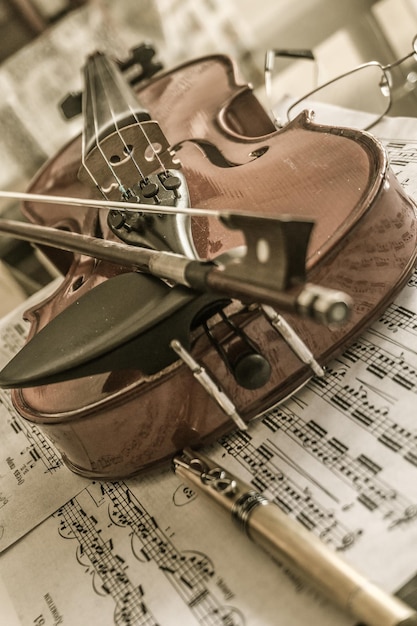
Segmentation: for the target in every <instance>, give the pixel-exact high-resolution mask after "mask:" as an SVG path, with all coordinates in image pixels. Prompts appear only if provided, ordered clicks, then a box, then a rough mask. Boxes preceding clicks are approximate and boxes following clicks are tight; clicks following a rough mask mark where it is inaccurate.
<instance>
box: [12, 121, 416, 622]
mask: <svg viewBox="0 0 417 626" xmlns="http://www.w3.org/2000/svg"><path fill="white" fill-rule="evenodd" d="M378 133H379V136H380V137H381V138H382V140H383V142H384V144H385V145H386V146H387V149H388V151H389V154H390V158H391V163H392V167H393V169H394V171H395V172H396V173H397V175H398V177H399V179H400V181H401V183H402V184H403V185H404V186H405V188H406V189H407V191H408V193H410V194H411V195H412V196H414V198H415V199H417V124H416V123H415V122H414V121H410V120H385V121H384V122H383V123H382V124H380V125H379V128H378ZM410 137H415V138H416V139H410ZM20 325H21V322H20V312H18V313H17V314H16V315H15V316H10V317H9V318H8V319H7V320H5V321H4V322H3V324H2V327H1V336H2V345H3V349H2V354H3V357H2V358H3V359H6V358H7V356H8V354H10V353H11V352H13V350H15V349H16V348H17V346H18V345H19V342H20V341H21V340H22V339H21V338H19V337H20V335H21V336H23V335H24V329H23V330H22V329H21V328H20ZM416 395H417V274H414V275H413V277H412V278H411V280H410V281H409V283H408V285H407V286H406V287H405V288H404V290H403V291H402V292H401V294H400V295H399V297H398V298H397V299H396V301H395V302H394V304H393V305H391V306H390V307H389V308H388V309H387V311H386V312H385V313H384V315H383V316H382V317H381V318H380V319H379V320H378V321H377V322H376V323H375V324H374V325H373V326H372V328H370V329H369V330H368V331H367V332H366V333H364V334H363V336H362V337H361V338H360V339H359V340H358V341H356V342H355V343H354V344H353V345H352V346H350V347H349V348H348V349H347V350H346V352H345V353H344V354H343V355H342V356H341V357H340V358H339V359H337V360H335V361H333V362H332V363H331V364H329V366H328V368H327V373H326V376H325V377H324V378H323V379H318V378H314V379H312V380H311V381H310V383H309V384H308V385H307V386H306V387H305V388H304V389H303V390H302V391H301V392H299V393H297V394H296V395H295V396H293V398H292V399H291V400H289V401H288V402H286V403H285V404H283V405H281V406H279V407H277V408H274V409H273V410H271V411H269V412H268V413H267V414H266V415H265V416H263V417H262V418H261V419H259V420H258V421H257V422H256V423H254V424H253V425H251V427H250V428H249V430H248V432H236V433H233V434H232V435H229V436H227V437H224V438H223V439H222V440H220V441H219V442H218V443H216V444H215V445H213V446H210V447H208V448H207V449H206V450H205V452H207V453H208V454H209V455H210V456H211V457H212V458H214V459H217V460H218V461H221V463H222V464H223V465H224V466H225V467H227V468H228V469H230V470H231V471H232V472H235V473H236V474H238V475H239V476H240V477H241V478H243V479H244V480H246V481H247V482H251V483H252V485H253V486H254V487H255V488H256V489H258V490H259V491H261V492H262V493H264V494H265V495H267V496H269V497H270V498H272V499H274V501H275V502H276V503H277V504H278V505H279V506H281V507H282V508H283V510H285V511H286V512H287V513H288V515H291V516H294V517H295V518H297V519H298V520H299V521H300V522H301V523H302V524H303V525H304V526H306V527H307V528H309V529H310V530H311V532H312V533H315V534H316V535H318V536H320V537H321V539H322V540H323V541H324V542H326V543H327V544H328V545H329V546H330V547H331V548H332V549H335V550H337V551H340V552H341V553H342V555H343V556H344V557H345V558H346V559H347V560H348V561H350V562H351V563H352V564H354V565H355V566H356V567H357V568H358V569H360V570H361V571H362V572H364V573H365V574H366V575H367V576H369V578H370V579H372V580H373V581H374V582H376V583H378V584H380V585H381V586H383V587H384V588H386V589H389V590H392V591H396V590H397V589H399V588H400V587H401V586H402V585H404V584H405V583H406V582H407V581H408V580H409V579H412V578H413V577H414V576H416V574H417V547H416V546H417V421H416V417H415V415H416V411H415V405H416ZM2 400H3V409H2V410H3V412H4V417H3V419H2V420H1V421H0V434H1V437H2V448H1V452H0V468H1V470H0V471H1V475H2V479H1V482H0V489H1V491H2V498H3V500H2V503H4V504H3V505H2V508H1V511H2V513H3V516H2V524H3V526H4V528H5V529H9V528H10V529H13V526H14V524H15V523H16V519H15V516H16V513H15V512H12V507H11V504H12V497H14V494H15V493H18V494H19V498H20V502H21V505H20V506H21V515H22V516H23V517H24V522H25V526H24V527H23V526H21V528H20V531H19V533H18V536H22V537H23V538H22V539H20V540H19V541H15V540H13V539H11V537H12V534H11V530H10V531H9V530H8V537H9V541H8V542H7V541H5V542H4V543H3V553H2V554H1V556H0V574H1V576H2V579H3V585H4V587H5V589H6V590H7V593H8V596H9V600H11V603H12V604H13V606H14V607H15V611H16V614H17V619H18V623H19V624H22V625H24V626H26V625H33V624H36V625H39V626H41V625H43V624H45V625H46V626H49V625H52V624H61V623H62V624H69V625H71V626H72V625H74V626H76V625H77V626H78V625H79V624H93V623H99V624H103V625H107V624H108V625H111V624H126V625H127V624H135V625H136V624H138V625H140V626H142V624H143V625H146V626H148V625H153V624H160V625H162V626H165V625H167V626H171V625H172V624H184V625H186V626H187V625H195V624H201V625H204V626H205V625H209V624H210V625H219V626H220V625H224V624H227V625H229V626H241V625H249V624H250V625H252V624H255V625H258V624H259V625H264V624H272V623H273V624H277V625H278V626H281V625H282V626H299V625H302V624H316V623H317V624H319V623H320V624H323V625H325V626H326V625H329V626H330V625H337V626H339V625H340V626H348V625H350V626H353V624H352V621H351V620H349V619H348V618H346V616H344V615H342V614H341V613H340V612H338V611H337V610H336V609H334V608H333V607H331V606H330V605H329V604H328V603H326V602H324V601H323V600H322V599H321V598H319V597H318V596H317V595H315V594H314V593H313V592H312V591H311V590H310V589H309V588H308V587H306V586H305V585H303V584H302V583H301V581H300V580H299V579H298V577H297V576H296V575H295V574H294V573H293V572H290V571H288V570H286V569H285V568H283V567H281V566H278V565H277V564H276V563H274V562H273V561H272V560H271V559H270V558H269V557H268V555H265V554H264V553H262V551H261V550H260V549H259V548H257V547H256V546H254V545H253V544H252V543H251V542H250V541H249V540H248V539H247V538H246V537H245V536H242V535H240V534H239V532H238V531H237V530H236V529H235V528H234V527H233V525H232V523H231V521H230V520H228V519H226V518H225V517H224V516H223V514H222V512H220V511H218V510H217V509H215V508H211V507H210V506H209V505H208V504H207V502H206V501H204V500H203V499H202V498H200V497H199V496H197V495H196V494H195V493H193V492H192V491H191V490H190V489H189V488H188V487H187V486H186V485H184V484H183V483H181V481H180V480H179V478H178V477H176V476H175V475H173V473H172V472H171V470H170V468H168V467H167V468H164V469H162V470H161V469H159V470H155V471H152V472H150V473H148V474H146V475H143V476H139V477H137V478H135V479H130V480H127V481H121V482H118V483H100V482H95V481H86V480H84V479H78V478H77V477H74V475H73V474H71V472H69V470H67V469H66V468H65V467H63V466H62V465H59V458H58V457H57V456H54V455H56V452H55V451H53V449H52V448H51V449H50V450H49V449H48V450H49V451H48V454H46V455H45V456H44V457H43V456H42V455H43V454H44V452H43V450H42V445H43V443H42V442H43V440H42V437H41V435H40V434H38V433H36V429H34V428H32V427H31V428H30V429H27V425H26V423H25V424H24V425H23V421H22V420H21V419H20V418H19V417H18V416H16V415H15V413H14V412H13V409H12V407H11V406H10V404H9V402H8V400H7V395H6V396H4V398H2ZM20 427H21V428H22V430H19V428H20ZM7 429H9V431H8V436H7V437H6V438H5V437H4V435H7ZM19 455H20V456H19ZM39 457H41V458H39ZM8 458H10V459H12V460H16V459H19V463H18V464H17V463H15V468H12V467H11V466H10V462H9V463H8V462H7V459H8ZM31 459H32V461H31ZM46 459H48V462H49V463H50V465H49V466H48V465H47V464H46ZM23 464H27V465H32V466H31V467H30V468H29V471H28V472H27V473H26V474H24V475H23V476H22V477H23V478H24V481H23V482H22V483H21V484H18V483H19V479H18V477H17V476H16V475H15V474H14V470H15V469H16V468H18V469H20V468H21V467H22V466H23ZM54 464H55V465H57V466H58V465H59V470H56V473H55V470H54V471H49V470H47V469H46V468H47V467H49V468H51V467H52V466H54ZM58 471H59V474H58ZM35 472H37V473H36V474H35ZM32 475H33V480H32V479H31V476H32ZM51 476H57V477H58V478H57V479H56V482H52V480H53V479H51ZM4 481H8V482H4ZM71 481H74V482H71ZM58 484H59V487H58V486H57V485H58ZM3 485H6V486H7V489H6V488H4V487H3ZM51 492H53V502H52V503H51ZM8 498H9V499H8ZM26 499H27V500H26ZM6 500H7V502H6ZM25 502H27V506H25ZM44 503H45V506H44ZM35 505H36V506H35ZM51 506H53V511H51V509H50V507H51ZM23 535H24V536H23ZM16 539H17V536H16ZM6 545H9V547H8V549H4V547H5V546H6ZM0 611H1V609H0ZM0 614H1V613H0Z"/></svg>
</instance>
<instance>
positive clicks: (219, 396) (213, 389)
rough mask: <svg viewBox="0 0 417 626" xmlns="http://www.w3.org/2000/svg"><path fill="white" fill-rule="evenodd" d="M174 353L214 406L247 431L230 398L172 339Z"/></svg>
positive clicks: (179, 344)
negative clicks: (214, 403) (212, 401)
mask: <svg viewBox="0 0 417 626" xmlns="http://www.w3.org/2000/svg"><path fill="white" fill-rule="evenodd" d="M170 346H171V348H172V349H173V350H174V352H176V353H177V355H178V356H179V358H180V359H181V360H182V361H183V363H185V365H186V366H187V367H188V368H189V369H190V370H191V372H192V373H193V376H194V378H195V379H196V380H197V381H198V382H199V383H200V385H201V386H202V387H204V389H205V390H206V391H207V393H208V394H209V395H210V397H211V398H213V400H214V401H215V402H216V404H217V405H218V406H219V407H220V408H221V409H222V411H223V412H224V413H225V414H226V415H227V416H228V417H230V419H232V420H233V421H234V422H235V424H236V426H237V427H238V428H239V429H240V430H247V428H248V426H247V424H246V423H245V422H244V421H243V419H242V418H241V417H240V415H239V413H238V412H237V410H236V407H235V405H234V404H233V402H232V401H231V400H230V398H229V397H228V396H227V395H226V394H225V393H224V391H222V390H221V389H220V387H219V386H218V385H217V383H216V382H215V381H214V380H213V379H212V378H211V377H210V376H209V374H208V373H207V371H206V370H205V369H204V367H202V366H201V365H200V364H199V363H198V362H197V361H196V360H195V359H194V357H193V356H192V355H191V354H190V353H189V352H188V350H186V349H185V348H184V347H183V345H182V344H181V343H180V342H179V341H178V340H177V339H174V340H173V341H171V344H170Z"/></svg>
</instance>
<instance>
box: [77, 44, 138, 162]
mask: <svg viewBox="0 0 417 626" xmlns="http://www.w3.org/2000/svg"><path fill="white" fill-rule="evenodd" d="M84 84H85V90H84V93H83V101H82V108H83V113H84V135H83V139H84V145H85V153H86V154H87V153H88V152H89V151H90V150H91V149H92V148H93V147H94V146H96V145H98V144H99V142H100V141H101V139H103V138H104V137H105V136H107V135H108V134H109V133H112V132H116V131H117V130H120V129H121V128H124V127H126V126H129V125H130V124H135V123H137V122H143V121H145V120H150V115H149V113H148V111H146V110H145V109H144V108H143V107H142V106H141V104H140V102H139V101H138V99H137V97H136V95H135V94H134V92H133V90H132V88H131V87H130V85H129V84H128V83H127V81H125V80H124V78H123V76H122V75H121V72H120V70H119V69H118V67H117V65H116V63H115V62H114V61H112V60H111V59H110V58H109V57H108V56H106V55H105V54H102V53H100V52H96V53H95V54H92V55H91V56H90V57H89V58H88V60H87V62H86V64H85V66H84Z"/></svg>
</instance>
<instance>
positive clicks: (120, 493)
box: [55, 483, 244, 626]
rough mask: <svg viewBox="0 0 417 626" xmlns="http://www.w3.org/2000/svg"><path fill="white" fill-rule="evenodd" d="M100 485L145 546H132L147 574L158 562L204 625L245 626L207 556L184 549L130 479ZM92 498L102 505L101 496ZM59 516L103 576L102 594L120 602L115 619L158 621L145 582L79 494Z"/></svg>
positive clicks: (115, 514)
mask: <svg viewBox="0 0 417 626" xmlns="http://www.w3.org/2000/svg"><path fill="white" fill-rule="evenodd" d="M99 488H100V492H101V495H102V497H103V498H104V499H105V501H106V503H107V505H108V516H109V518H110V521H111V524H112V525H113V524H114V525H115V526H117V527H119V528H122V529H123V528H125V529H126V536H128V537H130V536H132V535H134V537H135V539H136V540H139V542H140V544H141V546H142V547H141V548H140V550H139V553H137V552H136V551H135V550H133V549H132V554H133V555H134V557H135V558H136V559H137V561H138V562H140V563H141V565H142V567H144V566H145V569H142V570H141V571H142V572H146V564H147V563H149V562H152V563H154V564H156V565H157V567H158V568H159V571H160V572H161V573H162V574H163V575H164V576H165V577H166V578H167V580H168V581H169V582H170V583H171V585H172V586H173V587H174V588H175V590H176V592H177V594H178V596H179V597H180V598H181V599H182V600H183V602H184V603H185V604H186V606H187V607H188V608H189V610H190V611H191V613H192V614H193V615H194V617H195V618H196V619H197V620H198V621H199V622H200V623H201V624H207V625H210V626H224V624H228V625H230V626H243V624H244V619H243V616H242V615H241V613H240V612H239V611H238V610H237V609H235V608H234V607H231V606H225V605H223V604H222V603H221V602H220V601H219V600H218V599H217V597H216V596H215V594H214V593H213V592H212V590H211V589H210V581H211V580H212V579H213V578H214V577H215V570H214V567H213V565H212V563H211V561H210V560H209V559H208V558H207V557H206V556H205V555H204V554H202V553H199V552H196V551H186V552H180V551H179V550H178V549H177V548H176V547H175V545H174V544H173V541H172V539H170V538H168V537H167V536H166V534H165V533H164V532H163V531H162V530H161V529H160V528H159V526H158V524H157V522H156V520H155V519H154V518H153V517H152V516H151V515H150V514H149V513H148V512H147V511H146V509H145V508H144V507H143V506H142V504H140V503H139V501H138V500H137V499H136V498H135V496H134V494H133V493H132V492H131V491H130V490H129V488H128V487H127V486H126V485H125V484H124V483H102V484H101V485H100V487H99ZM85 491H86V492H88V491H89V488H87V489H86V490H85ZM91 500H92V501H93V502H94V503H95V504H96V505H97V499H96V498H91ZM55 516H56V518H57V519H59V520H60V525H59V529H60V534H61V535H62V536H64V537H74V538H76V539H77V541H78V544H79V546H80V551H81V553H82V554H83V555H84V557H86V558H88V560H89V567H90V568H92V569H93V571H94V573H95V576H98V577H99V578H100V580H101V584H100V589H101V592H104V593H105V594H107V595H109V596H111V597H112V598H113V600H114V601H115V605H116V608H115V623H116V624H118V625H126V626H127V625H128V624H133V623H134V624H135V625H136V624H137V625H138V626H153V625H154V624H156V623H157V622H156V621H155V619H154V617H153V616H152V613H151V611H150V609H149V607H148V606H147V605H146V604H145V601H144V595H145V594H144V588H143V585H139V586H134V585H133V583H132V582H131V580H130V578H129V575H128V572H127V566H126V565H125V560H124V559H123V558H122V557H121V556H120V555H117V554H116V553H115V551H114V546H113V542H112V541H105V539H104V538H103V537H102V536H101V530H102V529H101V528H100V527H99V526H98V523H97V520H96V519H95V518H94V516H93V515H89V514H87V513H86V512H85V510H84V509H83V508H82V506H81V504H80V503H79V501H78V499H77V498H73V499H72V500H70V501H69V502H68V503H67V504H66V505H65V506H64V507H62V508H61V509H59V511H58V512H57V513H56V514H55Z"/></svg>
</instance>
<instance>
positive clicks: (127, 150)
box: [97, 65, 149, 180]
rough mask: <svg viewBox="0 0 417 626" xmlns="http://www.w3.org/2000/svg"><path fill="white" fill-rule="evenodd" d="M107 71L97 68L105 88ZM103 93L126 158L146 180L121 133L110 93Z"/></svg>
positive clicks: (105, 91) (135, 117)
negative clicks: (105, 73) (105, 72)
mask: <svg viewBox="0 0 417 626" xmlns="http://www.w3.org/2000/svg"><path fill="white" fill-rule="evenodd" d="M105 69H106V68H104V67H100V65H98V66H97V70H98V74H99V76H101V80H102V83H103V86H104V85H105V79H104V78H105V77H104V71H105ZM107 72H108V74H109V76H110V72H109V71H108V68H107ZM103 91H104V93H105V97H106V103H107V106H108V109H109V113H110V115H111V118H112V120H113V124H114V128H115V130H116V133H117V136H118V137H119V139H120V141H121V143H122V144H123V147H124V153H125V154H126V156H129V157H130V158H131V160H132V162H133V164H134V167H135V168H136V170H137V172H138V174H139V176H140V178H141V179H142V180H144V179H145V175H144V173H143V171H142V169H141V168H140V166H139V164H138V163H137V161H136V159H135V157H134V156H133V149H132V150H131V149H130V147H129V146H128V144H127V143H126V141H125V138H124V137H123V135H122V133H121V130H120V126H119V122H118V121H117V118H116V115H115V112H114V109H113V107H112V104H111V102H110V98H109V94H108V91H107V89H103ZM129 109H130V111H131V112H132V113H133V111H132V109H131V107H130V106H129ZM133 117H134V119H135V121H136V122H138V124H139V126H140V122H139V121H138V119H137V116H136V114H134V115H133ZM142 132H143V131H142ZM144 135H145V138H146V140H147V141H148V143H149V140H148V139H147V137H146V134H145V133H144Z"/></svg>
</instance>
